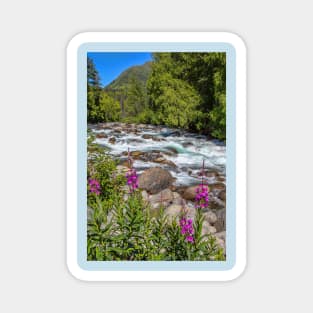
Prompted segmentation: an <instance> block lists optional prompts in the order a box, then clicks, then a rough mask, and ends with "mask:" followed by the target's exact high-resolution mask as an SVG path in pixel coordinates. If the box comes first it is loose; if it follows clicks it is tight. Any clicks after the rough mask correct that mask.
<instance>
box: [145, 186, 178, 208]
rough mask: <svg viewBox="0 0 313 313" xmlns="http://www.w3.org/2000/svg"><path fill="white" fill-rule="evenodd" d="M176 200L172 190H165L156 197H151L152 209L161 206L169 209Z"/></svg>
mask: <svg viewBox="0 0 313 313" xmlns="http://www.w3.org/2000/svg"><path fill="white" fill-rule="evenodd" d="M173 199H174V196H173V192H172V191H171V190H170V189H168V188H167V189H164V190H162V191H160V192H159V193H157V194H155V195H151V196H150V197H149V202H150V203H151V206H152V208H159V207H161V206H164V207H167V206H168V205H169V204H170V203H171V202H172V201H173Z"/></svg>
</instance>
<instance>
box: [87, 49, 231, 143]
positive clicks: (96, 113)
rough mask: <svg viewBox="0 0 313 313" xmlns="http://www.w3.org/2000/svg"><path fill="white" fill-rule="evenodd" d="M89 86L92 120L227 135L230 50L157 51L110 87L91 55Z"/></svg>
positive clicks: (90, 117) (219, 137) (224, 137)
mask: <svg viewBox="0 0 313 313" xmlns="http://www.w3.org/2000/svg"><path fill="white" fill-rule="evenodd" d="M138 73H141V74H140V75H139V74H138ZM126 74H127V75H126ZM87 88H88V121H89V122H91V123H95V122H109V121H123V122H134V123H148V124H155V125H167V126H170V127H178V128H183V129H188V130H192V131H197V132H201V133H207V134H210V135H212V136H213V137H215V138H218V139H221V140H225V139H226V54H225V53H217V52H216V53H180V52H172V53H154V54H153V61H152V62H148V63H146V64H145V65H143V66H142V68H140V67H134V68H133V72H132V71H131V69H128V70H127V71H126V73H125V72H124V73H123V74H122V75H121V78H120V80H117V81H115V82H113V83H112V84H111V85H110V86H108V87H107V88H101V87H100V77H99V74H98V72H97V70H96V68H95V65H94V64H93V61H92V60H91V59H88V85H87Z"/></svg>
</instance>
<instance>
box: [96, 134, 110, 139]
mask: <svg viewBox="0 0 313 313" xmlns="http://www.w3.org/2000/svg"><path fill="white" fill-rule="evenodd" d="M96 138H100V139H101V138H108V135H107V134H105V133H99V134H97V135H96Z"/></svg>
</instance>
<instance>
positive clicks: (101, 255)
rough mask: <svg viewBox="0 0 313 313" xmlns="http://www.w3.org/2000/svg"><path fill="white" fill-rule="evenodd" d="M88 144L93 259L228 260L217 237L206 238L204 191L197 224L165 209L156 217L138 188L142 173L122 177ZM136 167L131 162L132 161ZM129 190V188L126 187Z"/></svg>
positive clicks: (89, 249) (89, 242) (199, 197)
mask: <svg viewBox="0 0 313 313" xmlns="http://www.w3.org/2000/svg"><path fill="white" fill-rule="evenodd" d="M93 139H94V138H93V137H92V136H89V139H88V181H87V188H88V196H87V205H88V229H87V254H88V255H87V259H88V260H89V261H112V260H129V261H135V260H150V261H153V260H167V261H176V260H198V261H205V260H212V261H213V260H224V259H225V258H224V252H223V249H221V248H220V247H219V246H218V245H217V243H216V239H215V237H214V236H212V235H211V234H205V235H202V224H203V220H204V218H203V214H202V210H201V208H204V207H205V206H206V205H207V204H208V199H207V198H206V192H205V190H204V189H203V188H204V186H202V189H201V188H200V191H199V194H198V195H197V201H198V203H199V208H198V209H197V213H196V216H195V218H194V220H191V219H188V218H186V216H185V212H181V214H179V216H176V217H174V218H169V217H168V216H166V215H165V214H164V211H163V209H162V208H161V209H160V211H159V213H158V214H157V216H152V215H151V213H150V212H151V211H150V207H149V204H148V203H147V202H145V201H144V199H143V198H142V195H141V191H140V190H139V189H138V185H137V174H136V171H135V170H134V169H132V168H130V170H129V172H128V173H126V175H125V173H118V172H117V169H116V164H115V162H114V161H113V160H112V159H111V158H110V157H109V156H108V155H107V154H106V153H105V152H104V151H103V149H101V148H99V147H98V146H97V145H95V144H93V143H92V141H93ZM129 161H130V162H131V160H129ZM125 187H127V188H125Z"/></svg>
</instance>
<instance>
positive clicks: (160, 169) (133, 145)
mask: <svg viewBox="0 0 313 313" xmlns="http://www.w3.org/2000/svg"><path fill="white" fill-rule="evenodd" d="M88 128H89V129H90V130H91V131H92V132H93V133H94V135H95V136H96V139H95V142H96V143H97V144H99V145H100V146H103V147H105V148H106V149H107V150H108V152H109V154H110V155H111V156H112V157H113V158H115V159H118V160H119V163H120V165H119V166H118V171H121V172H127V170H128V166H129V164H128V162H127V156H128V149H129V152H130V155H131V158H132V160H133V167H134V168H135V169H136V171H137V173H138V174H139V187H140V188H141V189H142V195H143V198H144V199H145V200H146V201H148V202H149V203H150V205H151V210H155V211H157V210H158V208H159V207H160V206H161V205H162V206H165V207H166V209H165V213H166V214H167V215H168V216H175V215H176V214H178V213H179V212H180V211H181V210H182V208H185V209H187V214H188V216H190V217H191V218H193V217H194V215H195V210H196V209H195V203H194V199H195V195H196V188H197V186H198V185H199V184H201V181H202V176H201V173H202V163H203V160H204V164H205V168H204V171H203V172H204V177H203V179H204V183H205V184H206V185H207V186H208V187H209V207H208V208H206V209H205V210H204V214H205V222H204V225H203V226H204V227H203V232H204V233H212V234H214V235H215V236H216V238H217V241H218V243H219V244H220V245H221V246H222V247H223V248H224V249H225V236H226V233H225V231H226V229H225V226H226V220H225V219H226V177H225V174H226V147H225V144H224V143H221V142H218V141H216V140H212V139H209V138H208V137H206V136H203V135H198V134H193V133H189V132H186V131H182V130H179V129H171V128H167V127H161V126H153V125H145V124H123V123H101V124H93V125H88Z"/></svg>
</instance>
